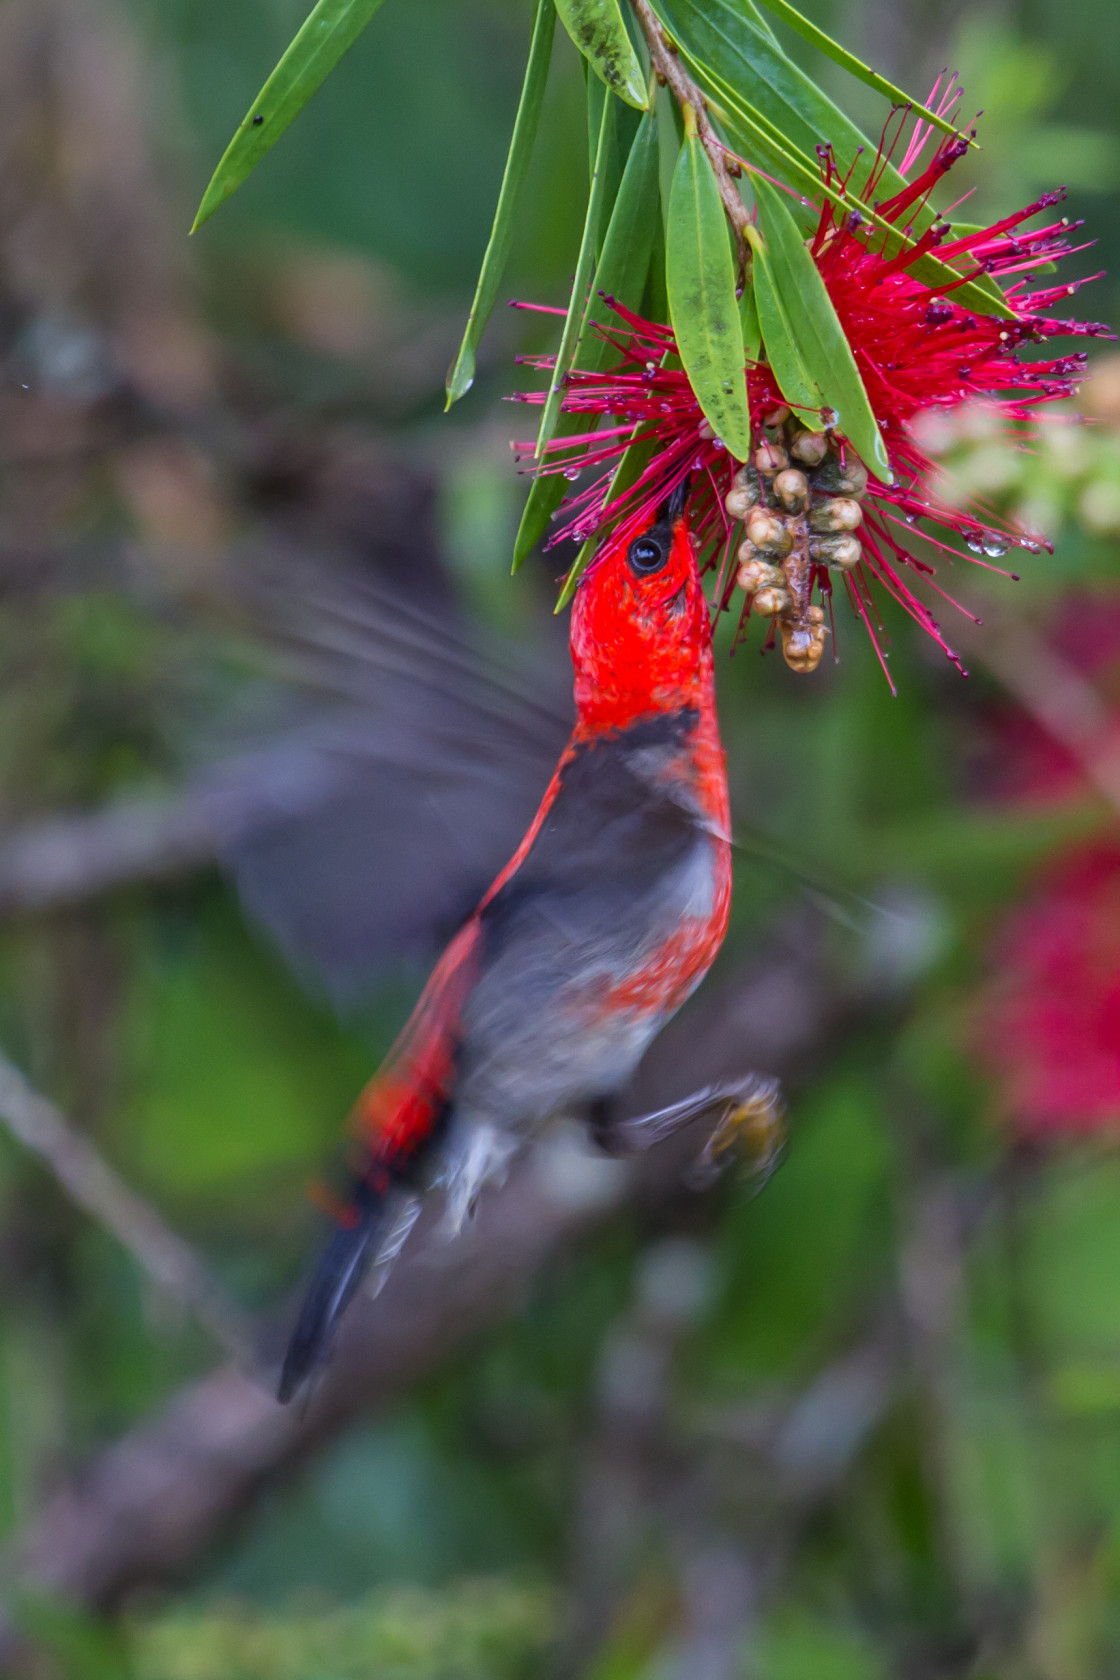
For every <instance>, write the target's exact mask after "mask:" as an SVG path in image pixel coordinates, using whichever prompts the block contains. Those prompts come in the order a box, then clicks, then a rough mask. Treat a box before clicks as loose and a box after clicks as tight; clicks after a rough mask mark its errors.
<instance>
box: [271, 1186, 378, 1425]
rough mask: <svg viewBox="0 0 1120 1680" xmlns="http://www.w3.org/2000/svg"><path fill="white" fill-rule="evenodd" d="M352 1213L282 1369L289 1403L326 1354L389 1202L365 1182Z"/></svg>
mask: <svg viewBox="0 0 1120 1680" xmlns="http://www.w3.org/2000/svg"><path fill="white" fill-rule="evenodd" d="M362 1189H363V1191H364V1192H365V1194H363V1195H362V1197H361V1198H360V1200H358V1201H357V1202H356V1203H355V1204H354V1205H353V1206H352V1210H351V1217H350V1219H349V1220H348V1222H347V1223H346V1224H344V1225H340V1227H339V1229H338V1230H337V1231H336V1232H335V1233H334V1236H333V1237H332V1238H331V1240H330V1242H329V1243H328V1244H327V1246H326V1248H325V1249H324V1250H323V1253H322V1255H321V1256H320V1259H319V1264H318V1265H317V1266H316V1268H315V1272H314V1275H313V1277H312V1279H311V1282H310V1284H309V1285H308V1288H307V1293H306V1295H305V1296H304V1298H303V1305H302V1306H301V1307H300V1311H299V1317H298V1318H297V1320H296V1325H295V1329H294V1330H293V1331H292V1334H291V1338H290V1339H289V1342H288V1347H287V1351H286V1353H285V1354H284V1363H283V1366H282V1367H281V1370H280V1382H279V1384H278V1386H277V1390H276V1397H277V1399H278V1400H280V1401H281V1403H286V1402H287V1401H289V1400H290V1399H291V1398H292V1396H293V1394H295V1393H296V1391H297V1389H299V1388H300V1387H301V1385H302V1384H303V1383H304V1382H305V1381H306V1380H307V1378H308V1377H309V1376H310V1375H311V1373H312V1372H313V1371H314V1370H315V1368H316V1367H317V1366H318V1365H321V1364H322V1362H323V1360H324V1359H325V1358H326V1355H327V1350H328V1348H329V1347H330V1344H331V1342H332V1341H333V1339H334V1334H335V1331H336V1330H337V1329H338V1325H339V1322H340V1320H341V1318H342V1315H343V1313H344V1312H345V1311H346V1308H347V1307H348V1306H349V1304H350V1302H351V1300H352V1299H353V1296H354V1293H355V1291H356V1290H357V1289H358V1287H359V1285H360V1284H361V1282H362V1279H363V1278H364V1277H365V1274H366V1271H367V1270H368V1268H369V1265H370V1262H371V1261H372V1260H373V1259H374V1257H375V1254H376V1251H377V1248H378V1246H379V1244H380V1239H381V1237H382V1235H383V1233H384V1230H385V1225H386V1220H387V1215H388V1205H387V1201H386V1198H385V1196H383V1195H377V1194H376V1193H375V1192H373V1191H372V1190H370V1189H369V1187H368V1186H365V1185H363V1186H362Z"/></svg>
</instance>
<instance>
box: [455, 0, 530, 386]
mask: <svg viewBox="0 0 1120 1680" xmlns="http://www.w3.org/2000/svg"><path fill="white" fill-rule="evenodd" d="M555 29H556V10H555V7H554V6H553V3H552V0H537V15H536V17H535V19H534V21H533V35H532V39H531V41H530V43H529V62H528V63H527V64H526V66H525V81H524V83H523V85H522V88H521V99H520V101H519V103H518V106H517V116H516V118H515V120H514V124H513V135H512V138H511V139H510V143H509V156H508V157H507V158H506V167H505V173H504V174H503V176H502V186H501V191H500V192H499V193H498V208H497V209H496V210H495V212H494V225H493V227H492V228H491V230H490V240H489V243H488V244H487V246H486V253H485V255H484V256H483V259H482V268H481V270H480V272H479V276H478V285H477V287H476V288H475V294H474V302H473V303H472V304H471V312H470V315H469V316H468V317H467V328H466V331H465V332H464V334H463V342H462V344H461V345H460V346H459V354H458V355H457V356H456V358H455V360H454V361H453V362H452V364H451V367H450V369H449V371H448V375H447V407H448V408H450V407H451V405H452V403H455V402H458V400H459V398H460V397H462V396H464V395H465V394H466V393H467V391H469V390H470V388H471V386H472V384H473V383H474V368H475V354H476V352H477V350H478V346H479V342H480V340H481V338H482V335H483V332H484V331H485V330H486V323H487V321H488V320H489V319H490V313H491V311H492V310H493V308H494V304H495V301H496V300H497V296H498V287H499V286H500V285H501V283H502V275H503V273H504V272H505V266H506V262H507V260H508V258H509V251H510V246H511V244H512V243H513V227H514V220H515V217H516V215H517V205H518V201H519V199H520V196H521V189H522V187H523V186H524V184H525V177H526V175H527V173H528V170H529V160H530V157H531V156H532V151H533V142H534V141H535V139H536V137H537V128H538V126H539V124H540V116H541V107H542V106H543V104H544V92H545V86H546V84H547V81H548V66H549V60H550V58H551V55H552V37H553V34H554V33H555Z"/></svg>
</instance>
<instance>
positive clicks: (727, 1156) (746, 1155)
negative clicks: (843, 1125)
mask: <svg viewBox="0 0 1120 1680" xmlns="http://www.w3.org/2000/svg"><path fill="white" fill-rule="evenodd" d="M719 1100H721V1101H722V1112H721V1114H720V1116H719V1119H718V1120H717V1121H716V1124H715V1126H714V1128H713V1130H712V1133H711V1136H710V1137H709V1138H708V1141H707V1143H706V1144H705V1145H704V1147H703V1149H702V1150H701V1151H700V1154H699V1155H698V1156H697V1157H696V1160H695V1161H694V1162H693V1164H692V1166H691V1167H690V1169H689V1174H688V1176H689V1181H690V1183H692V1184H693V1185H695V1186H697V1187H698V1188H702V1187H704V1186H706V1185H708V1184H711V1183H713V1182H714V1180H715V1179H717V1178H718V1177H719V1175H720V1173H721V1172H722V1171H723V1169H724V1168H725V1167H726V1166H729V1165H730V1164H731V1162H732V1161H737V1162H738V1164H739V1165H740V1166H741V1167H743V1168H745V1169H746V1171H747V1174H748V1176H749V1177H750V1178H752V1179H754V1180H755V1187H756V1190H761V1189H762V1188H763V1186H764V1185H765V1184H766V1183H767V1182H768V1181H769V1179H770V1177H771V1175H772V1174H773V1172H774V1170H775V1168H776V1167H777V1165H778V1162H779V1161H780V1159H781V1156H782V1150H783V1149H784V1148H785V1142H786V1123H785V1103H784V1102H783V1101H782V1088H781V1085H780V1084H779V1082H778V1080H776V1079H772V1078H770V1077H769V1076H768V1075H766V1074H761V1073H751V1074H748V1075H747V1076H746V1078H745V1079H742V1080H740V1081H739V1082H738V1084H737V1085H736V1086H728V1087H725V1088H724V1089H723V1090H721V1091H720V1093H719Z"/></svg>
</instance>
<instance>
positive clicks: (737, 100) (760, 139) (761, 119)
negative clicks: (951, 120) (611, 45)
mask: <svg viewBox="0 0 1120 1680" xmlns="http://www.w3.org/2000/svg"><path fill="white" fill-rule="evenodd" d="M652 3H653V4H654V8H655V10H656V12H657V15H658V16H659V17H660V18H661V19H662V22H663V23H664V24H665V26H666V27H667V28H668V30H669V32H670V34H671V36H672V38H673V40H674V41H676V42H677V44H678V45H679V47H680V50H681V53H682V56H683V57H684V58H685V60H686V62H687V64H688V67H689V69H690V70H691V71H692V73H693V75H694V76H695V77H696V79H697V81H698V82H699V83H700V85H701V87H702V88H703V89H704V91H705V92H706V93H711V94H712V95H714V98H715V99H716V100H718V101H719V103H720V105H722V106H723V107H724V109H725V112H726V114H727V117H728V119H729V120H728V124H727V128H728V137H729V139H731V140H732V141H733V142H734V143H735V144H736V145H738V146H739V148H740V150H741V151H742V152H743V153H744V155H745V156H746V157H747V159H748V161H750V162H751V163H755V164H757V165H758V166H759V167H760V168H763V169H767V170H769V171H771V172H772V173H775V174H781V175H784V176H785V177H786V179H787V180H788V181H789V183H790V185H791V186H795V187H796V188H797V190H798V191H799V192H804V193H805V194H806V195H807V196H808V197H809V198H813V199H817V200H819V199H820V198H821V196H822V195H823V196H825V197H831V198H832V199H833V201H834V202H835V203H837V204H838V205H840V204H841V203H842V204H843V209H844V210H845V211H847V210H850V209H851V208H852V207H853V200H858V199H860V195H861V194H863V193H864V192H865V191H867V190H868V184H869V178H870V176H871V173H872V171H873V170H875V171H877V173H876V177H875V185H874V188H873V196H874V197H875V198H878V199H884V198H889V197H891V196H892V195H893V194H895V193H896V192H898V191H900V190H901V188H902V187H903V186H904V184H905V183H904V182H903V179H902V177H901V175H899V173H898V171H897V169H895V168H894V166H893V165H892V164H891V163H890V162H889V161H887V160H884V159H882V158H881V157H880V153H879V147H878V146H877V145H874V144H872V145H868V143H867V141H866V139H865V137H864V136H863V135H862V134H861V133H860V131H859V129H858V128H856V126H855V124H854V123H852V122H850V121H849V119H848V118H847V117H846V116H845V115H844V113H843V112H842V111H841V110H840V109H839V108H838V107H837V106H836V105H834V104H833V102H832V101H831V100H830V99H828V98H827V97H826V95H825V94H824V93H822V91H821V90H820V88H818V87H817V85H816V84H815V83H814V82H813V81H812V80H811V78H810V77H808V76H806V75H805V73H804V71H802V70H801V69H800V68H799V67H798V66H797V65H795V64H794V63H793V62H792V61H791V60H790V59H788V58H787V57H786V55H785V54H784V53H783V52H782V51H781V49H780V48H779V47H777V46H776V44H775V42H774V39H773V36H772V35H771V34H770V33H769V31H766V30H763V29H760V28H759V27H758V23H757V12H755V11H754V10H753V8H752V9H751V10H750V11H748V10H747V7H746V6H745V5H744V0H652ZM713 114H715V115H716V116H717V117H718V116H720V112H719V111H718V110H717V111H714V113H713ZM736 129H738V130H739V132H735V131H736ZM826 143H827V144H828V145H830V146H831V147H832V150H833V153H834V155H835V157H836V160H837V164H838V167H839V170H840V172H841V174H846V175H847V181H848V184H847V190H846V198H845V200H843V201H842V200H841V198H840V195H839V194H837V193H829V192H827V191H826V189H825V188H824V187H823V184H822V182H821V171H820V161H819V159H818V157H817V152H816V148H817V146H818V145H821V144H826ZM783 154H784V156H785V157H786V158H787V159H789V158H791V157H792V158H796V159H797V170H796V173H795V172H794V170H793V168H792V165H790V164H788V163H787V164H783V163H782V162H781V161H780V160H781V158H782V156H783ZM861 208H862V209H863V210H864V213H865V215H866V216H867V219H868V220H869V221H870V222H872V224H873V225H874V226H875V227H877V228H878V229H879V230H880V231H882V232H884V233H885V235H886V238H887V241H888V248H889V249H890V250H892V251H893V250H899V249H902V248H904V247H905V246H906V245H908V244H911V243H913V241H912V240H911V239H909V238H907V237H906V236H905V235H903V234H902V233H901V232H900V231H899V230H898V229H896V228H893V227H892V226H891V224H890V223H889V222H886V221H885V220H884V219H883V218H882V217H878V218H877V217H876V215H875V212H874V211H873V209H872V207H871V206H870V205H869V204H867V203H866V202H862V203H861ZM935 215H936V208H935V207H934V206H932V205H928V204H927V205H925V206H915V207H913V209H911V210H910V211H909V212H908V213H907V217H906V225H907V227H908V228H910V229H912V230H913V232H914V233H916V234H920V233H922V232H923V231H924V230H925V229H926V228H927V227H928V226H929V225H930V223H931V222H932V221H933V220H934V218H935ZM912 272H913V273H914V274H915V275H917V277H918V278H919V279H921V280H925V281H926V283H927V284H928V285H931V286H938V285H941V286H943V285H945V284H947V283H953V282H956V281H957V279H958V278H959V277H958V275H957V274H956V273H954V272H953V271H952V270H950V269H949V268H948V267H947V266H946V265H945V264H944V263H942V262H939V261H938V260H937V258H936V257H934V256H932V255H930V256H926V257H923V258H920V259H919V261H918V263H917V264H916V265H915V267H914V269H913V270H912ZM953 295H954V300H955V301H956V302H958V303H961V304H963V305H964V306H965V307H966V308H969V309H975V310H979V311H982V312H984V313H987V314H999V315H1010V314H1011V313H1012V312H1011V311H1010V310H1009V309H1008V308H1007V305H1006V302H1005V300H1004V297H1003V293H1002V292H1001V290H1000V288H999V286H998V285H997V283H996V282H995V281H994V280H993V279H992V278H991V277H990V276H989V275H978V276H976V277H975V278H974V279H972V280H969V281H968V282H967V283H966V285H965V286H962V287H960V288H959V289H958V290H956V291H955V292H954V294H953Z"/></svg>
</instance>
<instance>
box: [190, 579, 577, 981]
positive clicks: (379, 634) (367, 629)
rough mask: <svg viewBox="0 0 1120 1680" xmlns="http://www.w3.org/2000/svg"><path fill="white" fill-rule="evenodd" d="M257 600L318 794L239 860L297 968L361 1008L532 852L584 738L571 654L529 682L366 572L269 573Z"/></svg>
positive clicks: (254, 838) (286, 811) (286, 809)
mask: <svg viewBox="0 0 1120 1680" xmlns="http://www.w3.org/2000/svg"><path fill="white" fill-rule="evenodd" d="M251 606H252V607H253V608H254V609H255V616H259V617H260V618H261V620H262V621H263V627H264V630H265V633H266V634H267V635H268V637H269V639H270V641H271V642H272V644H273V646H274V647H275V648H276V650H277V651H278V653H279V654H280V657H281V668H282V670H283V673H284V676H285V679H286V682H287V683H288V684H289V685H290V686H291V689H292V690H293V691H294V693H295V694H297V695H298V696H299V697H300V703H301V705H302V708H303V710H304V719H303V721H302V723H301V725H300V728H299V730H298V732H297V733H298V749H299V752H300V754H301V755H302V763H303V772H304V776H303V780H304V785H305V786H311V787H313V788H314V789H315V794H314V797H311V798H308V797H306V796H301V797H299V798H294V799H293V800H292V801H291V803H290V805H288V806H285V804H284V802H283V800H282V798H281V799H278V800H276V801H274V802H273V805H272V808H271V809H270V811H269V812H268V814H267V815H266V816H265V817H263V818H262V819H261V820H258V821H256V822H254V823H253V824H252V825H250V826H248V827H247V828H246V829H244V830H243V831H242V832H240V833H239V834H237V835H236V836H235V837H234V838H233V839H232V840H231V841H230V843H229V844H228V845H227V847H226V848H225V852H224V857H223V862H224V864H225V866H226V867H227V868H228V869H229V871H230V873H231V874H232V876H233V878H234V880H235V882H236V884H237V888H238V891H239V893H240V895H241V898H242V901H243V903H244V905H245V908H246V910H247V911H248V913H249V914H250V916H251V917H252V918H254V919H255V920H256V921H258V922H260V923H261V924H263V925H264V926H265V927H266V928H267V929H268V930H269V932H270V933H271V935H272V937H273V938H274V939H275V940H276V942H277V944H278V945H279V946H280V948H281V950H282V951H283V953H284V955H285V957H286V958H287V960H288V961H289V962H290V963H291V965H292V966H293V968H294V969H295V970H296V971H297V973H299V974H300V975H301V976H303V977H304V978H305V979H308V980H312V981H314V982H317V983H318V984H320V985H323V986H325V987H326V989H327V990H328V992H329V993H330V995H331V997H332V998H333V999H334V1001H335V1002H336V1003H337V1004H338V1005H339V1006H340V1007H344V1008H351V1007H355V1006H357V1005H359V1004H360V1002H361V1001H362V998H363V996H364V995H365V994H366V993H368V991H369V989H370V988H371V987H372V986H373V985H374V984H375V983H376V982H377V980H378V978H379V977H381V976H382V975H384V973H385V972H386V970H387V969H391V968H392V967H393V966H394V964H397V963H399V962H400V961H401V960H402V959H403V960H411V961H414V962H417V963H420V962H426V961H428V960H430V958H431V957H432V955H433V954H434V952H435V951H436V950H437V949H438V948H439V947H440V946H441V945H442V944H444V943H445V942H446V941H447V939H448V938H449V937H450V936H451V934H452V933H453V932H454V931H455V929H456V928H458V927H459V926H461V924H462V923H463V921H464V919H465V918H466V917H467V916H468V915H469V914H470V912H471V911H472V910H473V909H474V908H475V906H476V905H477V904H478V902H479V900H480V898H481V897H482V895H483V893H484V892H485V890H486V888H487V887H488V886H489V884H490V882H491V881H492V880H493V879H494V877H495V876H496V875H497V874H498V872H499V870H500V869H501V868H502V867H503V865H504V864H505V863H506V861H507V860H508V858H509V857H510V855H511V854H512V852H513V851H514V849H515V848H516V846H517V844H518V842H519V841H520V839H521V837H522V835H523V834H524V832H525V830H526V828H527V827H528V825H529V823H530V822H531V821H532V819H533V815H534V813H535V811H536V809H537V806H538V804H539V802H540V799H541V796H542V794H543V793H544V790H545V789H546V787H547V786H548V783H549V779H550V777H551V775H552V772H553V770H554V769H555V766H556V761H557V759H558V757H559V755H560V753H561V752H562V750H563V747H564V744H565V741H566V739H567V736H568V732H569V729H570V712H565V710H564V698H563V697H564V696H565V693H566V691H569V692H570V681H571V679H570V669H569V668H568V666H567V657H566V652H565V650H563V649H562V648H554V649H551V650H537V660H536V673H535V682H534V685H533V687H532V688H530V686H529V685H528V683H522V682H519V681H518V678H517V677H516V675H515V674H513V673H515V672H516V669H517V666H518V664H519V662H520V661H519V659H515V658H514V656H513V655H511V654H509V653H508V652H507V653H505V655H504V657H503V656H502V654H501V653H500V652H499V653H497V654H490V655H487V654H485V653H483V652H482V651H480V649H479V648H478V647H477V646H472V645H471V643H470V642H469V641H468V640H467V638H466V637H465V636H464V635H463V634H462V632H461V631H460V630H459V629H458V627H456V626H454V625H451V624H449V623H448V622H447V620H445V619H443V620H441V619H437V618H435V617H434V616H429V615H427V614H425V613H424V612H422V611H419V610H418V609H417V608H416V606H415V605H414V604H413V603H412V602H410V601H406V600H404V599H401V598H399V597H397V596H395V595H394V594H392V593H391V592H389V591H387V590H386V589H385V588H384V587H383V586H381V585H376V586H375V585H373V584H371V583H369V582H367V581H366V580H364V579H355V578H354V577H353V576H345V577H339V576H337V575H333V574H332V575H328V576H327V577H325V578H324V576H323V575H322V573H318V574H316V575H315V576H314V577H310V576H308V575H307V574H306V573H296V574H294V575H293V574H291V573H288V574H285V575H284V576H283V577H282V580H281V587H276V585H275V582H274V580H273V579H272V577H271V576H270V577H269V579H268V587H267V588H266V589H264V590H263V591H262V590H260V589H259V588H258V589H255V590H254V593H253V597H252V601H251ZM550 686H551V689H552V691H553V692H554V693H555V694H556V695H557V696H558V702H557V703H555V704H549V703H548V702H542V700H541V699H540V698H539V696H540V695H541V694H542V693H548V692H549V688H550ZM568 705H569V706H570V700H569V701H568Z"/></svg>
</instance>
